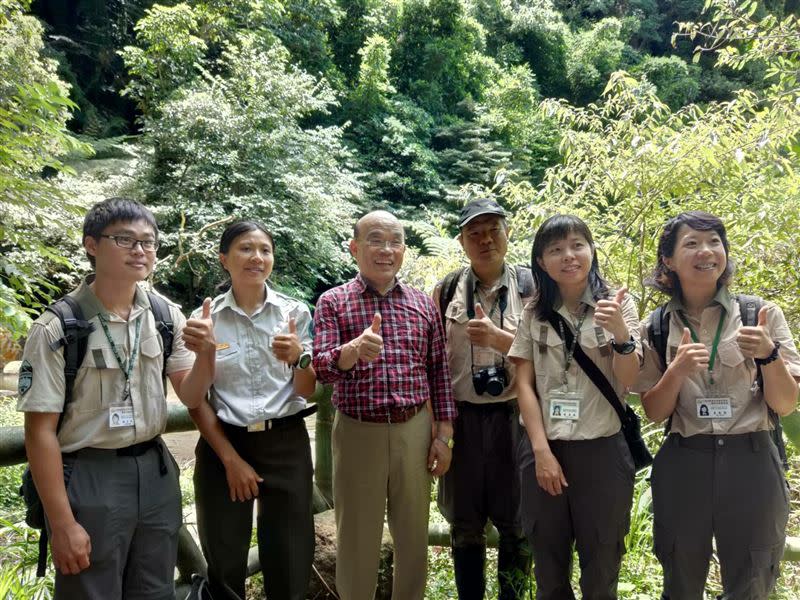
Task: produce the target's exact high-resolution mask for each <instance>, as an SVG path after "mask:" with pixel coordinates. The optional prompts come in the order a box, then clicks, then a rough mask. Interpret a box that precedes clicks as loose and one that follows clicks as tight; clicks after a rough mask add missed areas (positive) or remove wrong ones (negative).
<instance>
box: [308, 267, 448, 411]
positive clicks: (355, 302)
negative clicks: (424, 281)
mask: <svg viewBox="0 0 800 600" xmlns="http://www.w3.org/2000/svg"><path fill="white" fill-rule="evenodd" d="M376 312H379V313H380V314H381V332H380V333H381V336H383V350H382V351H381V355H380V356H379V357H378V358H377V359H376V360H374V361H372V362H364V361H360V360H359V361H358V363H357V364H356V365H355V366H354V367H353V368H352V369H350V370H349V371H342V370H341V369H339V368H338V367H337V364H336V363H337V362H338V360H339V356H340V354H341V348H342V345H343V344H346V343H347V342H350V341H351V340H353V339H355V338H357V337H358V336H359V335H361V334H362V333H363V332H364V330H365V329H366V328H367V327H369V326H370V325H371V324H372V319H373V317H374V316H375V313H376ZM314 369H315V370H316V372H317V378H318V379H319V380H320V381H321V382H323V383H335V384H336V385H335V386H334V392H333V405H334V406H335V407H336V408H337V409H338V410H340V411H342V412H343V413H345V414H347V415H350V416H353V417H356V418H358V416H359V415H370V416H384V415H387V414H388V409H389V407H406V406H408V407H410V406H415V405H419V404H422V403H423V402H426V401H428V400H431V405H432V407H433V415H434V418H435V419H436V420H437V421H452V420H453V419H454V418H455V416H456V407H455V401H454V399H453V390H452V386H451V383H450V381H451V380H450V369H449V368H448V366H447V355H446V354H445V348H444V332H443V330H442V323H441V319H439V314H438V313H437V312H436V307H435V306H434V304H433V301H432V300H431V299H430V298H429V297H428V296H427V295H425V294H423V293H422V292H420V291H418V290H415V289H414V288H412V287H410V286H408V285H406V284H404V283H401V282H398V283H397V284H395V286H394V287H393V288H392V289H391V290H389V292H388V293H387V294H386V295H385V296H381V295H379V294H378V293H377V292H375V290H373V289H372V288H370V287H368V286H367V284H366V282H365V281H364V279H362V277H361V275H357V276H356V277H355V279H352V280H351V281H349V282H347V283H345V284H344V285H340V286H339V287H335V288H333V289H332V290H328V291H327V292H325V293H324V294H322V296H320V298H319V301H318V302H317V310H316V312H315V313H314Z"/></svg>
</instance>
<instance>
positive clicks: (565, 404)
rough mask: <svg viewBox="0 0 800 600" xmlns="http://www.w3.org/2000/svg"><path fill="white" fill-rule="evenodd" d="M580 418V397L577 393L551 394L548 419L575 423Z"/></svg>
mask: <svg viewBox="0 0 800 600" xmlns="http://www.w3.org/2000/svg"><path fill="white" fill-rule="evenodd" d="M580 417H581V395H580V394H579V393H577V392H551V393H550V418H551V419H555V420H562V421H577V420H578V419H580Z"/></svg>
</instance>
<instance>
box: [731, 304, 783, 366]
mask: <svg viewBox="0 0 800 600" xmlns="http://www.w3.org/2000/svg"><path fill="white" fill-rule="evenodd" d="M736 341H737V342H738V344H739V348H740V349H741V351H742V354H744V355H745V356H746V357H747V358H767V357H768V356H769V355H770V354H772V349H773V348H774V347H775V342H774V341H773V340H772V338H771V337H770V335H769V329H768V327H767V307H766V306H762V307H761V310H759V311H758V323H756V325H755V327H740V328H739V334H738V335H737V336H736Z"/></svg>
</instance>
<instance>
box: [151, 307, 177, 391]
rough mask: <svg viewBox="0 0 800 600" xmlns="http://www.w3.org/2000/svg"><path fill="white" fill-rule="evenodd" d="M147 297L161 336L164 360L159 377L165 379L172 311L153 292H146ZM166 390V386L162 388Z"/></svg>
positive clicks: (170, 350)
mask: <svg viewBox="0 0 800 600" xmlns="http://www.w3.org/2000/svg"><path fill="white" fill-rule="evenodd" d="M147 299H148V300H150V309H151V310H152V311H153V318H154V319H155V322H156V329H158V334H159V335H160V336H161V341H162V342H163V346H164V362H163V363H162V365H161V378H162V379H164V380H165V381H166V377H167V360H168V359H169V357H170V355H171V354H172V340H173V339H174V337H175V323H174V322H173V321H172V313H170V311H169V304H168V303H167V301H166V300H165V299H164V298H162V297H161V296H159V295H158V294H156V293H154V292H147ZM164 389H165V390H166V388H164Z"/></svg>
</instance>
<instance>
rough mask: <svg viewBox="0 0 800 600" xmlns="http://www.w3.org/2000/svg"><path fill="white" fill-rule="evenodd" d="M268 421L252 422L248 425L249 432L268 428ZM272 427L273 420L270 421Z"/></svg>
mask: <svg viewBox="0 0 800 600" xmlns="http://www.w3.org/2000/svg"><path fill="white" fill-rule="evenodd" d="M266 428H267V427H266V421H258V422H256V423H250V424H249V425H248V426H247V432H248V433H255V432H258V431H264V430H265V429H266ZM270 429H272V422H271V421H270Z"/></svg>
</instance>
